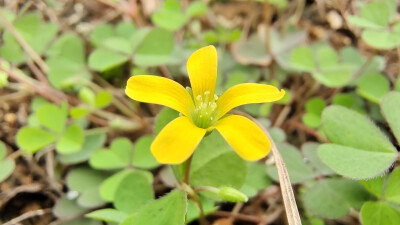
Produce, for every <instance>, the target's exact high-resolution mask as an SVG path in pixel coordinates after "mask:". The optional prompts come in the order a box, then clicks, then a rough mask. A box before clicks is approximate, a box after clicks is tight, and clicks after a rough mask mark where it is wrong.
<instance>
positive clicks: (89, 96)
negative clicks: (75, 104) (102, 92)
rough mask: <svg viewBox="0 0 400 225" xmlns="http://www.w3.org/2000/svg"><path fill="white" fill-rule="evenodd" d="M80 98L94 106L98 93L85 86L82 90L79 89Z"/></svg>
mask: <svg viewBox="0 0 400 225" xmlns="http://www.w3.org/2000/svg"><path fill="white" fill-rule="evenodd" d="M79 98H80V99H81V100H82V101H84V102H86V103H87V104H89V105H92V106H93V105H94V104H95V100H96V94H95V93H94V92H93V91H92V90H90V89H89V88H87V87H83V88H81V90H79Z"/></svg>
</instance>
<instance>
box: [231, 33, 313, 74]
mask: <svg viewBox="0 0 400 225" xmlns="http://www.w3.org/2000/svg"><path fill="white" fill-rule="evenodd" d="M270 32H271V36H270V46H271V50H270V51H271V52H270V53H271V54H272V55H270V54H269V53H267V51H266V49H267V47H266V45H265V38H264V35H263V29H262V28H259V33H258V34H254V35H252V36H250V37H249V38H248V39H247V40H245V39H242V40H239V41H238V42H236V43H234V45H233V49H232V50H233V56H234V57H235V59H236V60H237V61H238V62H240V63H243V64H254V65H260V66H267V65H269V64H270V63H271V61H272V59H275V60H277V62H278V63H279V65H280V66H282V67H283V68H287V66H288V65H287V63H286V61H287V57H288V56H287V54H288V53H289V52H290V51H291V50H292V49H293V48H295V47H296V46H298V45H299V44H300V43H301V42H303V41H304V40H305V38H306V33H305V32H301V31H298V32H293V33H289V34H287V35H285V36H283V37H282V36H281V35H280V34H279V32H278V31H276V30H274V29H271V30H270Z"/></svg>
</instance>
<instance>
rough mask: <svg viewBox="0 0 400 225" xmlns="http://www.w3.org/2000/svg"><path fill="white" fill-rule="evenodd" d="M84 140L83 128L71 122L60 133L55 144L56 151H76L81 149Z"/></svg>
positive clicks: (65, 152) (62, 152)
mask: <svg viewBox="0 0 400 225" xmlns="http://www.w3.org/2000/svg"><path fill="white" fill-rule="evenodd" d="M84 141H85V135H84V133H83V129H82V128H81V127H80V126H79V125H76V124H73V125H71V126H69V127H68V128H67V129H66V130H65V132H64V133H63V134H62V135H61V137H60V140H59V141H58V142H57V146H56V149H57V152H58V153H61V154H71V153H75V152H78V151H80V150H81V149H82V145H83V142H84Z"/></svg>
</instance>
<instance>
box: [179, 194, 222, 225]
mask: <svg viewBox="0 0 400 225" xmlns="http://www.w3.org/2000/svg"><path fill="white" fill-rule="evenodd" d="M200 200H201V204H202V205H203V210H204V214H205V215H208V214H210V213H212V212H214V211H216V210H217V209H218V206H214V201H211V200H209V199H207V198H204V197H202V196H200ZM199 217H200V210H199V207H198V206H197V204H196V203H195V202H194V201H193V200H191V199H189V200H188V204H187V214H186V223H187V224H189V223H190V222H192V221H193V220H195V219H197V218H199Z"/></svg>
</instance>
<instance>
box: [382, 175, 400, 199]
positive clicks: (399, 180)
mask: <svg viewBox="0 0 400 225" xmlns="http://www.w3.org/2000/svg"><path fill="white" fill-rule="evenodd" d="M385 199H386V200H388V201H391V202H394V203H397V204H400V168H396V169H395V170H393V172H392V174H390V177H389V180H388V183H387V187H386V193H385Z"/></svg>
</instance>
